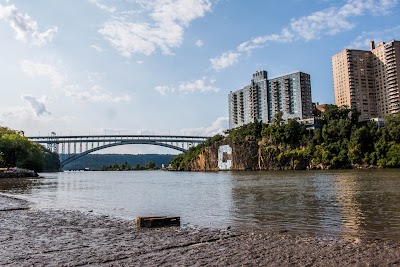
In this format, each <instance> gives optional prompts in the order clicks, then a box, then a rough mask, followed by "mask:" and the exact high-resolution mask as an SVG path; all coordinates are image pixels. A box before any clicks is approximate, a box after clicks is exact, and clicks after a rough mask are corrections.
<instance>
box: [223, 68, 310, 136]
mask: <svg viewBox="0 0 400 267" xmlns="http://www.w3.org/2000/svg"><path fill="white" fill-rule="evenodd" d="M278 112H282V117H283V119H289V118H299V119H303V118H308V117H312V101H311V83H310V75H309V74H306V73H303V72H296V73H292V74H289V75H285V76H282V77H278V78H274V79H270V80H269V79H268V75H267V72H266V71H258V72H256V73H254V74H253V79H252V80H251V82H250V84H249V85H247V86H245V87H244V88H242V89H239V90H237V91H235V92H231V93H230V94H229V128H230V129H232V128H236V127H239V126H242V125H244V124H247V123H250V122H254V121H255V120H256V119H257V120H258V121H263V122H267V123H268V122H272V121H273V119H274V118H275V116H276V114H277V113H278Z"/></svg>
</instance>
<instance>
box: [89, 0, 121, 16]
mask: <svg viewBox="0 0 400 267" xmlns="http://www.w3.org/2000/svg"><path fill="white" fill-rule="evenodd" d="M89 2H90V3H92V4H95V5H96V6H97V7H98V8H99V9H101V10H104V11H107V12H110V13H114V12H115V11H117V8H115V7H109V6H106V5H103V4H101V3H100V2H99V1H98V0H89Z"/></svg>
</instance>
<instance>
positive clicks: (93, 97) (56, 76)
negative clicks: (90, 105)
mask: <svg viewBox="0 0 400 267" xmlns="http://www.w3.org/2000/svg"><path fill="white" fill-rule="evenodd" d="M21 69H22V71H23V72H24V73H26V74H27V75H29V76H31V77H33V78H35V77H38V76H44V77H48V78H49V79H50V82H51V86H52V87H53V88H54V89H60V90H63V91H64V93H65V95H66V96H69V97H72V98H74V99H77V100H82V101H89V102H129V101H131V100H132V99H131V97H130V96H129V95H122V96H114V95H112V94H111V93H108V92H107V91H106V90H104V89H103V88H102V87H101V86H100V85H98V84H93V83H95V82H96V81H98V80H99V79H100V75H99V74H98V73H94V72H86V73H87V77H86V79H87V82H88V83H89V84H91V85H90V86H86V87H88V88H89V89H84V86H81V85H78V84H73V83H71V82H70V81H69V80H68V78H67V76H66V75H62V74H61V70H59V69H58V68H56V67H54V66H52V65H48V64H42V63H35V62H31V61H28V60H24V61H22V63H21Z"/></svg>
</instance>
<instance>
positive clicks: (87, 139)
mask: <svg viewBox="0 0 400 267" xmlns="http://www.w3.org/2000/svg"><path fill="white" fill-rule="evenodd" d="M28 138H29V139H30V140H31V141H32V142H35V143H39V144H42V145H45V146H46V147H47V148H48V149H49V150H51V151H52V152H55V153H58V154H59V155H61V158H60V161H61V168H63V167H64V166H65V165H66V164H68V163H71V162H72V161H75V160H77V159H79V158H80V157H83V156H85V155H87V154H90V153H92V152H95V151H98V150H102V149H105V148H109V147H114V146H122V145H132V144H134V145H155V146H162V147H168V148H171V149H175V150H178V151H181V152H186V151H187V150H188V149H189V148H190V147H191V146H196V145H198V144H200V143H203V142H204V141H206V140H207V139H208V138H209V137H206V136H185V135H76V136H57V135H56V134H55V133H52V135H51V136H32V137H28Z"/></svg>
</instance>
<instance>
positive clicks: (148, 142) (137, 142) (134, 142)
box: [61, 140, 187, 169]
mask: <svg viewBox="0 0 400 267" xmlns="http://www.w3.org/2000/svg"><path fill="white" fill-rule="evenodd" d="M123 145H154V146H162V147H167V148H171V149H175V150H178V151H180V152H187V150H186V149H184V148H181V147H179V146H174V145H170V144H166V143H161V142H157V141H151V140H130V141H123V142H117V143H111V144H106V145H102V146H99V147H95V148H92V149H89V150H86V151H85V152H81V153H79V154H74V155H73V156H72V157H69V158H67V159H65V160H63V161H61V169H62V168H63V167H64V166H65V165H67V164H68V163H71V162H73V161H75V160H77V159H79V158H81V157H83V156H85V155H87V154H90V153H92V152H95V151H99V150H102V149H106V148H110V147H114V146H123Z"/></svg>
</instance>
